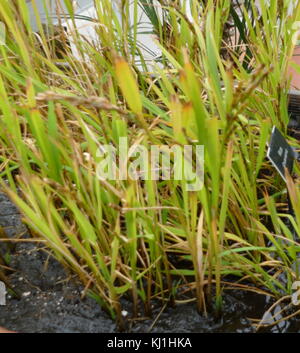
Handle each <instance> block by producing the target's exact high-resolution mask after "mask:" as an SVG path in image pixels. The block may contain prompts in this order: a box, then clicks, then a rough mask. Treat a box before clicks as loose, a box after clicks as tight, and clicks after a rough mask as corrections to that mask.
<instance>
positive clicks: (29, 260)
mask: <svg viewBox="0 0 300 353" xmlns="http://www.w3.org/2000/svg"><path fill="white" fill-rule="evenodd" d="M0 227H3V228H4V229H5V231H6V234H7V235H8V236H9V237H15V236H18V235H20V234H23V236H22V237H23V238H24V237H25V238H26V227H25V226H24V225H23V224H22V222H21V219H20V215H19V214H18V212H17V210H16V208H15V207H14V206H13V205H12V204H11V202H10V201H9V200H8V199H7V198H6V197H5V196H4V195H3V194H0ZM6 247H7V245H5V244H1V243H0V254H2V256H4V255H5V252H6V251H7V249H6ZM10 251H11V258H10V262H9V266H10V267H11V268H13V269H14V272H11V274H10V275H9V281H10V284H11V286H12V288H13V289H14V290H16V291H17V292H18V293H19V296H20V297H19V298H16V297H14V296H12V295H11V294H9V295H8V296H7V303H6V304H7V305H6V306H0V326H3V327H6V328H7V329H10V330H14V331H17V332H24V333H27V332H36V333H38V332H46V333H58V332H74V333H83V332H90V333H108V332H117V328H116V325H115V324H114V322H113V321H112V320H111V319H110V318H109V317H108V315H107V314H106V313H105V312H104V311H102V310H101V308H100V307H99V305H98V304H97V303H96V302H95V301H94V300H93V299H90V298H85V299H83V300H82V299H81V291H82V288H81V287H80V285H79V284H78V283H77V282H76V280H75V279H74V278H71V276H70V274H68V273H67V272H66V271H65V270H64V269H63V268H62V266H61V265H60V264H59V263H58V262H57V261H55V260H54V259H53V258H52V257H51V256H50V255H49V254H48V253H47V251H45V249H42V246H41V245H37V244H32V243H18V244H17V245H15V246H14V249H10ZM269 301H270V300H269V299H268V298H266V297H264V296H262V295H257V294H254V293H248V294H245V292H241V291H237V290H235V291H229V292H228V293H227V294H225V295H224V314H223V316H222V317H221V318H220V319H218V320H217V319H215V318H214V317H213V316H209V317H208V318H205V317H203V316H200V315H199V314H198V313H197V310H196V306H195V304H194V303H190V304H184V305H177V306H176V307H175V308H166V309H165V311H163V312H162V313H161V314H160V315H159V317H158V314H159V313H160V309H161V308H160V307H157V308H156V309H154V314H153V318H151V319H144V318H142V317H140V318H139V320H137V321H134V322H133V321H131V320H130V319H129V314H128V312H130V309H129V306H128V303H126V302H124V304H125V305H124V307H125V308H126V307H127V308H128V310H127V311H124V316H125V317H126V320H127V330H128V331H130V332H149V330H151V332H159V333H172V332H173V333H179V332H180V333H196V332H198V333H205V332H255V330H254V328H253V326H252V324H251V321H250V320H249V318H257V319H260V318H261V317H262V316H263V314H264V312H265V311H266V310H267V308H268V307H269V306H270V302H269ZM157 317H158V319H157V320H156V318H157ZM268 331H271V332H300V318H299V319H296V320H292V321H289V322H283V323H281V324H280V325H279V326H275V327H272V328H269V329H268Z"/></svg>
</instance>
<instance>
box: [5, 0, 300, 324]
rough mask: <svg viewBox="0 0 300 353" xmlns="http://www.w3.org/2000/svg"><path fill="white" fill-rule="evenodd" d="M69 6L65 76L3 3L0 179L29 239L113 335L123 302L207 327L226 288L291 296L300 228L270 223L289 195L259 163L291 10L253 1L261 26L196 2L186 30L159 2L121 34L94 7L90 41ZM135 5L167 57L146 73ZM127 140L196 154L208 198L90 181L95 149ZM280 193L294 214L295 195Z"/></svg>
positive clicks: (41, 38)
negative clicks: (198, 148)
mask: <svg viewBox="0 0 300 353" xmlns="http://www.w3.org/2000/svg"><path fill="white" fill-rule="evenodd" d="M33 2H34V1H33ZM64 3H65V5H66V8H67V16H66V15H65V14H64V15H63V14H62V15H61V21H60V22H63V19H64V18H68V19H69V25H68V26H69V31H70V35H71V37H72V39H71V41H72V45H73V46H75V47H76V51H77V53H78V54H77V55H76V56H75V55H74V54H73V52H72V51H71V49H70V48H69V46H66V47H65V48H64V51H62V52H61V55H63V59H62V60H61V61H62V62H63V65H61V62H60V63H58V62H57V56H56V55H55V50H54V51H53V50H50V49H51V48H50V47H49V46H51V45H53V43H54V42H53V40H49V38H48V37H47V36H46V35H45V32H44V27H43V26H42V25H41V23H40V24H39V35H36V34H34V33H33V32H32V30H31V28H30V23H29V21H28V13H27V10H26V6H24V5H23V2H22V1H16V2H13V3H12V2H9V1H2V2H0V18H1V19H2V20H3V21H4V22H5V24H6V26H7V29H8V38H7V44H6V45H5V46H3V47H0V60H1V65H0V97H1V103H0V114H1V116H0V145H1V151H2V154H1V166H0V176H1V177H2V179H3V180H7V181H8V183H9V186H7V185H6V184H5V183H3V187H4V189H5V190H6V192H7V193H8V194H9V195H10V197H11V199H12V200H13V201H14V202H15V203H16V205H17V206H18V207H19V208H20V210H21V211H22V213H23V215H24V217H25V220H26V222H27V224H28V226H29V227H30V229H31V230H32V233H33V235H34V234H37V235H39V236H41V237H43V238H44V239H46V240H47V244H48V246H49V247H50V248H51V249H52V251H53V253H54V255H55V256H56V257H57V258H58V259H59V260H60V261H61V262H62V263H63V264H65V265H66V266H68V267H70V268H71V269H72V270H73V271H74V272H75V273H77V275H78V276H79V278H80V279H81V280H82V283H83V284H84V286H85V292H86V293H88V292H89V293H90V294H91V295H92V296H93V297H94V298H96V299H97V300H98V301H99V302H100V303H101V305H103V307H105V308H106V309H107V310H108V311H109V312H110V313H111V315H112V316H113V317H115V318H116V319H117V320H118V321H119V323H120V325H121V324H122V315H121V310H122V308H121V301H120V299H121V298H122V297H123V296H125V295H130V296H131V297H132V301H133V315H136V314H137V312H138V311H139V310H140V309H141V308H140V304H141V303H142V304H143V305H144V309H145V312H146V313H147V314H151V302H152V301H153V300H155V299H156V300H160V301H162V303H167V302H170V303H176V302H180V292H182V290H187V289H189V290H190V291H191V294H192V298H193V299H195V300H196V302H197V307H198V309H199V311H200V312H204V313H205V312H206V311H207V310H208V309H209V307H210V304H211V303H215V304H216V306H215V307H216V309H217V310H221V308H222V292H223V290H224V288H226V278H228V277H229V276H230V277H231V278H232V277H233V278H236V279H237V281H236V283H235V282H233V283H232V282H231V283H230V286H231V287H232V286H236V287H237V288H244V289H245V288H246V289H247V288H251V289H252V290H253V285H254V288H256V289H257V291H261V292H262V291H263V290H264V293H265V292H266V291H267V292H268V293H269V294H271V295H274V296H276V297H280V296H282V294H283V293H285V294H286V293H290V290H291V284H292V281H293V280H294V279H295V278H297V276H298V274H297V271H296V272H295V270H294V267H293V266H292V264H293V262H295V261H296V259H297V254H298V252H299V246H298V243H297V242H296V241H295V240H293V235H292V232H291V230H290V229H289V228H288V227H287V225H286V223H285V222H284V219H285V218H288V219H289V220H290V222H291V223H292V224H293V225H294V227H295V229H296V231H297V232H299V227H298V218H297V217H298V213H297V212H296V221H295V220H294V219H293V218H292V217H291V216H289V215H286V214H281V213H278V212H277V210H276V205H277V203H278V204H279V203H281V202H282V197H283V196H282V194H283V192H281V190H282V189H283V185H282V182H281V181H280V179H279V178H277V177H276V176H275V172H274V171H273V170H272V169H271V168H270V165H269V164H268V163H267V162H266V160H265V158H264V157H265V152H266V142H267V141H268V140H269V137H270V131H271V127H272V125H276V126H277V127H278V128H280V129H281V130H282V131H283V132H285V131H286V128H287V123H288V115H287V92H288V79H287V77H286V73H287V67H288V61H289V58H290V56H291V54H292V48H293V43H292V40H291V33H293V32H292V31H293V30H292V28H293V23H294V22H295V21H297V20H298V19H299V16H300V5H299V4H298V2H295V4H294V5H295V6H294V11H293V13H292V15H289V14H288V3H290V1H289V2H286V1H283V2H280V4H279V2H277V1H273V0H271V1H270V4H269V5H268V6H267V5H266V2H264V1H260V11H258V9H257V7H256V5H255V3H254V1H246V4H245V5H239V8H240V12H238V10H237V8H236V7H233V6H232V4H231V2H230V1H227V0H221V1H218V2H215V1H205V2H204V1H193V2H192V3H191V4H192V6H191V16H190V15H189V13H188V10H187V5H188V2H187V1H175V2H174V1H166V0H165V1H161V2H160V3H161V6H162V14H160V12H159V11H158V10H157V7H156V5H157V4H155V3H154V1H150V0H148V1H145V0H144V1H141V2H140V1H137V0H135V1H134V5H133V6H134V9H135V11H134V14H135V16H133V18H130V16H129V13H130V11H129V1H124V2H122V4H123V7H122V9H121V12H122V19H121V21H119V19H118V17H117V15H116V13H115V12H114V8H113V7H112V3H111V1H110V0H109V1H108V0H103V1H101V2H100V1H95V6H96V12H97V20H94V23H96V33H97V38H96V39H95V40H94V41H93V42H92V41H88V40H85V38H83V37H82V36H81V35H80V34H79V31H78V30H77V28H76V21H75V20H76V16H75V15H74V9H73V7H72V6H73V5H72V2H71V1H67V0H65V1H64ZM138 6H141V8H143V9H144V11H145V13H146V14H147V15H148V17H149V19H150V20H151V21H152V24H153V28H154V35H156V36H157V45H158V46H159V47H160V49H161V52H162V57H161V58H160V59H159V60H158V62H157V63H154V64H153V63H151V65H150V63H149V62H147V61H146V60H145V59H144V58H143V54H142V50H140V47H139V42H138V39H137V38H138V33H139V30H140V29H139V28H140V27H139V19H138V16H137V8H138ZM249 9H251V11H247V10H249ZM17 14H18V15H17ZM238 14H239V15H238ZM232 21H234V24H235V26H236V30H238V32H239V34H238V35H236V37H237V39H236V40H234V41H233V43H231V41H229V40H228V38H229V36H228V23H231V22H232ZM38 23H39V21H38ZM48 25H49V26H50V28H51V21H50V18H49V24H48ZM56 29H57V27H56ZM50 32H51V31H50ZM230 39H231V40H233V37H231V36H230ZM241 48H243V50H241ZM52 49H53V48H52ZM224 50H226V53H227V54H226V55H224ZM137 56H138V57H139V60H140V62H141V63H142V65H137V64H136V59H137ZM120 137H126V138H128V141H129V144H130V145H135V144H142V145H144V146H147V147H149V146H150V145H151V144H152V145H153V144H155V145H167V146H169V147H172V146H173V145H174V144H178V145H184V144H195V143H197V144H202V145H204V146H205V153H206V154H205V172H204V174H205V179H204V187H203V188H202V189H201V190H200V191H188V190H187V188H186V181H185V180H181V181H174V180H173V181H168V180H156V181H153V180H145V181H144V180H116V181H106V180H99V178H98V177H97V165H98V162H99V155H98V150H99V147H100V146H101V145H104V144H110V145H112V146H115V147H118V143H119V138H120ZM195 141H197V142H195ZM296 173H297V174H298V170H297V172H296ZM289 191H290V194H291V197H292V201H293V202H294V205H295V207H296V206H297V202H298V195H297V193H296V191H295V188H293V183H292V181H290V182H289ZM272 195H273V196H272ZM266 222H268V224H267V223H266ZM280 274H284V275H285V277H286V281H285V282H284V281H282V280H281V278H282V276H280Z"/></svg>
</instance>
